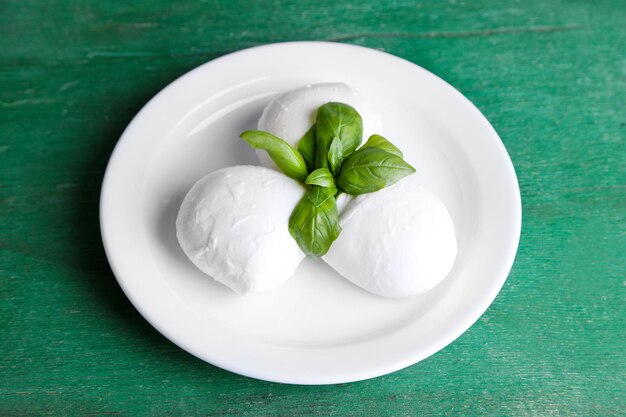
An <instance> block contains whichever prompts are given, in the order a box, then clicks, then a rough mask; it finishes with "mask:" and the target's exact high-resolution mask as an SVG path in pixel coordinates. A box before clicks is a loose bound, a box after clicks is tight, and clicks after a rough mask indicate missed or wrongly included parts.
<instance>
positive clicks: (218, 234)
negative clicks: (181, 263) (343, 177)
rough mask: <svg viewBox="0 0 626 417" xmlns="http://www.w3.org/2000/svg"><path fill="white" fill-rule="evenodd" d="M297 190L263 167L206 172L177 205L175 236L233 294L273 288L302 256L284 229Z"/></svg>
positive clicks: (301, 190)
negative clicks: (178, 205)
mask: <svg viewBox="0 0 626 417" xmlns="http://www.w3.org/2000/svg"><path fill="white" fill-rule="evenodd" d="M303 194H304V188H303V187H302V186H301V185H300V184H299V183H298V182H296V181H294V180H292V179H290V178H288V177H287V176H285V175H284V174H282V173H279V172H276V171H274V170H271V169H267V168H263V167H255V166H234V167H229V168H224V169H220V170H218V171H215V172H212V173H210V174H208V175H207V176H205V177H204V178H202V179H201V180H199V181H198V182H197V183H196V184H195V185H194V186H193V187H192V188H191V190H189V192H188V193H187V196H186V197H185V199H184V201H183V203H182V205H181V208H180V211H179V213H178V218H177V221H176V235H177V237H178V241H179V243H180V246H181V247H182V249H183V251H184V252H185V254H186V255H187V256H188V257H189V259H191V261H192V262H193V263H194V264H195V265H196V266H197V267H198V268H200V270H202V272H204V273H206V274H208V275H210V276H212V277H213V278H214V279H216V280H217V281H219V282H221V283H222V284H224V285H226V286H228V287H229V288H231V289H233V290H234V291H235V292H237V293H239V294H247V293H250V292H255V291H263V290H267V289H270V288H273V287H277V286H279V285H281V284H282V283H283V282H285V281H286V280H287V279H288V278H289V277H291V276H292V275H293V273H294V271H295V270H296V268H297V267H298V265H299V264H300V262H301V261H302V259H303V258H304V256H305V255H304V253H303V252H302V251H301V250H300V248H299V247H298V244H297V243H296V241H295V240H294V239H293V238H292V237H291V235H290V234H289V229H288V223H289V216H291V212H292V211H293V209H294V207H295V206H296V204H297V203H298V201H299V200H300V199H301V198H302V196H303Z"/></svg>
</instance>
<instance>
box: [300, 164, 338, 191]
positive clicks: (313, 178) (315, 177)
mask: <svg viewBox="0 0 626 417" xmlns="http://www.w3.org/2000/svg"><path fill="white" fill-rule="evenodd" d="M304 183H305V184H308V185H318V186H320V187H324V188H330V187H334V186H335V178H333V174H332V173H331V172H330V171H329V170H328V168H318V169H316V170H315V171H313V172H311V173H310V174H309V176H308V177H306V180H305V181H304Z"/></svg>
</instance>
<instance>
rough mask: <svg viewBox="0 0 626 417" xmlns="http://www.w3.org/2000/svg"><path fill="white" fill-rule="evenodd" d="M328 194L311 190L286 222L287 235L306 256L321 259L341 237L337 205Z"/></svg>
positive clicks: (327, 192)
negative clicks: (287, 226) (287, 225)
mask: <svg viewBox="0 0 626 417" xmlns="http://www.w3.org/2000/svg"><path fill="white" fill-rule="evenodd" d="M331 191H332V190H330V189H328V188H323V187H316V186H314V187H313V189H311V190H309V191H308V192H307V193H306V194H305V195H304V197H302V199H301V200H300V202H299V203H298V204H297V205H296V208H295V209H294V210H293V212H292V213H291V217H290V218H289V233H290V234H291V236H292V237H293V238H294V239H295V240H296V242H297V243H298V246H300V249H302V251H303V252H304V253H305V254H307V255H311V256H322V255H325V254H326V252H328V249H329V248H330V245H332V243H333V242H334V241H335V239H337V237H338V236H339V233H341V226H340V225H339V213H338V212H337V204H336V201H335V197H334V195H333V193H332V192H331Z"/></svg>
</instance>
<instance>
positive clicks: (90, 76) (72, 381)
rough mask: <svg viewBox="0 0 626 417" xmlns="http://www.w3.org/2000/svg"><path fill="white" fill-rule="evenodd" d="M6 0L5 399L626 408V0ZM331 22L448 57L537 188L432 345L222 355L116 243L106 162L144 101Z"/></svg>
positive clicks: (439, 61)
mask: <svg viewBox="0 0 626 417" xmlns="http://www.w3.org/2000/svg"><path fill="white" fill-rule="evenodd" d="M302 3H303V2H301V1H295V0H284V1H217V0H215V1H204V2H193V3H192V2H170V1H166V0H157V1H147V0H143V1H136V2H106V1H93V0H77V1H58V0H49V1H37V0H4V1H3V2H1V3H0V126H1V127H0V129H1V130H0V132H1V136H0V140H1V142H0V187H1V188H0V199H1V200H0V331H1V335H2V337H1V338H0V415H1V416H22V415H25V416H26V415H28V416H30V415H41V414H44V415H45V414H50V415H100V414H102V415H104V414H107V415H108V414H113V415H127V416H135V415H210V416H212V415H216V416H217V415H219V416H230V415H232V416H242V415H267V416H273V415H286V416H287V415H300V414H301V415H323V416H326V415H354V416H364V415H371V416H379V415H380V416H382V415H394V416H407V415H411V416H412V415H598V416H606V415H625V414H626V401H625V398H626V383H625V378H626V377H625V375H626V359H625V353H624V350H625V348H626V337H625V336H626V332H625V329H626V320H625V317H626V314H625V313H626V312H625V308H624V306H625V295H626V273H625V272H626V271H625V270H626V262H625V256H626V223H625V219H624V214H625V212H626V197H625V195H626V140H625V139H626V138H625V131H626V3H624V1H623V0H618V1H599V2H591V1H588V2H585V1H544V0H531V1H515V2H500V1H493V2H487V1H476V2H471V1H461V0H456V1H453V0H451V1H449V2H445V3H444V2H431V3H430V4H425V3H417V2H411V1H405V0H398V1H383V0H379V1H365V2H364V1H353V0H349V1H339V2H337V1H326V0H321V1H315V2H304V3H307V4H302ZM312 39H315V40H331V41H338V42H347V43H352V44H358V45H364V46H368V47H371V48H377V49H381V50H384V51H387V52H390V53H392V54H395V55H398V56H401V57H403V58H406V59H408V60H410V61H412V62H415V63H417V64H419V65H421V66H423V67H425V68H427V69H429V70H431V71H432V72H434V73H436V74H438V75H439V76H441V77H443V78H444V79H446V80H447V81H449V82H450V83H451V84H452V85H454V86H455V87H457V88H458V89H459V90H460V91H461V92H462V93H463V94H465V95H466V96H467V97H469V98H470V100H472V101H473V102H474V103H475V104H476V105H477V106H478V108H479V109H480V110H481V111H482V112H483V113H484V114H485V115H486V116H487V118H488V119H489V120H490V121H491V122H492V124H493V125H494V127H495V128H496V130H497V131H498V132H499V133H500V135H501V137H502V139H503V141H504V143H505V145H506V147H507V149H508V150H509V153H510V155H511V158H512V160H513V163H514V165H515V168H516V170H517V173H518V176H519V181H520V186H521V190H522V200H523V210H524V225H523V231H522V238H521V244H520V248H519V252H518V256H517V260H516V263H515V265H514V267H513V270H512V272H511V275H510V276H509V279H508V281H507V283H506V285H505V286H504V288H503V290H502V292H501V293H500V295H499V296H498V298H497V299H496V301H495V303H494V304H493V305H492V306H491V308H490V309H489V310H488V311H487V312H486V313H485V314H484V315H483V316H482V318H481V319H480V320H479V321H478V322H477V323H476V324H475V325H474V326H473V327H472V328H471V329H470V330H469V331H468V332H467V333H465V334H464V335H463V336H462V337H460V338H459V339H458V340H457V341H456V342H454V343H453V344H452V345H450V346H448V347H447V348H445V349H444V350H442V351H441V352H439V353H437V354H435V355H434V356H432V357H430V358H428V359H427V360H425V361H423V362H421V363H419V364H417V365H414V366H411V367H409V368H407V369H404V370H402V371H399V372H396V373H393V374H390V375H386V376H384V377H380V378H376V379H372V380H368V381H363V382H358V383H353V384H342V385H331V386H320V387H314V386H289V385H281V384H275V383H267V382H262V381H257V380H253V379H249V378H246V377H242V376H238V375H235V374H231V373H229V372H226V371H223V370H221V369H218V368H216V367H213V366H211V365H208V364H206V363H204V362H202V361H200V360H198V359H196V358H194V357H193V356H191V355H189V354H188V353H186V352H184V351H183V350H181V349H179V348H178V347H176V346H175V345H173V344H172V343H170V342H168V341H167V340H166V339H165V338H164V337H163V336H161V335H160V334H159V333H158V332H156V330H154V329H153V328H152V327H151V326H150V325H149V324H147V323H146V322H145V321H144V319H143V318H142V317H141V316H140V315H139V314H138V313H137V311H136V310H135V309H134V308H133V307H132V305H131V304H130V302H129V301H128V300H127V298H126V297H125V295H124V294H123V293H122V291H121V290H120V287H119V286H118V284H117V283H116V281H115V278H114V277H113V275H112V273H111V271H110V269H109V266H108V263H107V260H106V258H105V255H104V252H103V249H102V245H101V242H100V230H99V226H98V199H99V192H100V184H101V180H102V176H103V173H104V169H105V165H106V162H107V160H108V158H109V155H110V152H111V150H112V149H113V146H114V145H115V143H116V141H117V139H118V137H119V136H120V134H121V132H122V131H123V129H124V128H125V126H126V125H127V124H128V122H129V121H130V120H131V118H132V117H133V116H134V114H135V113H136V112H137V111H138V110H139V109H140V108H141V106H142V105H143V104H144V103H145V102H146V101H147V100H148V99H149V98H150V97H151V96H153V95H154V94H155V93H156V92H158V91H159V90H160V89H161V88H162V87H164V86H165V85H167V84H168V83H169V82H170V81H172V80H174V79H175V78H177V77H178V76H180V75H181V74H183V73H185V72H186V71H188V70H190V69H192V68H194V67H196V66H197V65H199V64H201V63H204V62H206V61H209V60H211V59H213V58H216V57H218V56H221V55H224V54H226V53H229V52H232V51H236V50H239V49H242V48H246V47H250V46H254V45H259V44H264V43H271V42H279V41H287V40H312Z"/></svg>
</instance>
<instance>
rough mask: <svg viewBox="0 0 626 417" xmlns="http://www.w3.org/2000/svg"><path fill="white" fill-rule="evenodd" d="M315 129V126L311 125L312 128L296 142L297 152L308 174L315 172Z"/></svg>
mask: <svg viewBox="0 0 626 417" xmlns="http://www.w3.org/2000/svg"><path fill="white" fill-rule="evenodd" d="M315 127H316V124H315V123H313V126H311V128H310V129H309V130H308V131H307V132H306V133H305V134H304V136H302V138H301V139H300V141H299V142H298V152H300V154H301V155H302V157H303V158H304V161H305V162H306V167H307V169H308V172H313V171H314V170H315V148H316V143H315V140H316V139H315Z"/></svg>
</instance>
